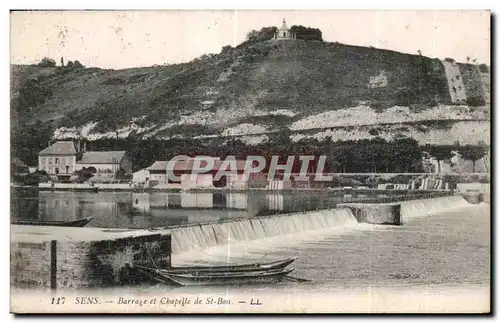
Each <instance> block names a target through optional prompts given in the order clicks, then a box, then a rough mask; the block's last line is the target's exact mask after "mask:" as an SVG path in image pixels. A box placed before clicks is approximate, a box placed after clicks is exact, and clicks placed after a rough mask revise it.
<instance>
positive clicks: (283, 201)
mask: <svg viewBox="0 0 500 323" xmlns="http://www.w3.org/2000/svg"><path fill="white" fill-rule="evenodd" d="M378 194H380V193H378ZM378 194H377V193H373V194H370V193H366V192H363V193H361V192H360V193H359V194H358V193H353V192H349V193H348V194H347V193H342V192H336V193H333V192H328V191H324V192H317V191H316V192H305V191H302V192H300V191H299V192H290V191H288V192H262V191H252V192H249V193H246V192H227V193H206V192H203V193H194V192H180V193H173V192H153V193H131V192H100V193H98V194H95V193H91V192H49V191H38V190H26V189H12V190H11V216H12V217H13V218H22V219H40V220H64V221H69V220H76V219H81V218H84V217H89V216H93V217H94V219H93V220H92V221H91V222H90V223H89V224H88V226H91V227H106V228H108V227H110V228H147V227H162V226H173V225H182V224H187V223H198V222H212V221H221V220H226V219H231V218H240V217H254V216H265V215H271V214H276V213H292V212H303V211H311V210H317V209H326V208H331V207H335V205H336V204H338V203H341V202H345V201H353V200H355V199H356V198H363V197H366V196H367V195H368V196H374V197H377V195H378ZM358 195H359V196H358Z"/></svg>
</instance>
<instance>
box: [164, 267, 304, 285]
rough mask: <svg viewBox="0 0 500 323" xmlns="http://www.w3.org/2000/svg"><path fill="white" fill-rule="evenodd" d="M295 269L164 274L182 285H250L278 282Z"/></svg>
mask: <svg viewBox="0 0 500 323" xmlns="http://www.w3.org/2000/svg"><path fill="white" fill-rule="evenodd" d="M293 270H294V269H287V270H278V271H273V272H254V273H252V274H240V275H238V274H229V275H204V276H202V275H199V276H196V275H175V274H171V275H168V274H163V276H164V277H165V278H166V279H169V280H171V281H173V282H174V283H176V284H178V285H182V286H206V285H249V284H268V283H277V282H280V281H281V280H283V279H284V278H285V277H286V276H287V275H288V274H290V273H291V272H292V271H293Z"/></svg>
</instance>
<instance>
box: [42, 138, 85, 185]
mask: <svg viewBox="0 0 500 323" xmlns="http://www.w3.org/2000/svg"><path fill="white" fill-rule="evenodd" d="M76 158H77V148H76V147H75V145H74V143H73V142H72V141H56V142H55V143H53V144H52V145H50V146H49V147H47V148H45V149H44V150H42V151H41V152H40V153H39V154H38V169H39V170H43V171H45V172H47V174H48V175H49V176H56V177H57V178H58V179H59V180H68V179H69V178H70V177H71V175H72V174H73V172H74V171H75V170H76Z"/></svg>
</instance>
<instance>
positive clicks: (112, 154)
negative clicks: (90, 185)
mask: <svg viewBox="0 0 500 323" xmlns="http://www.w3.org/2000/svg"><path fill="white" fill-rule="evenodd" d="M90 167H93V168H95V170H96V172H97V173H111V174H115V173H116V172H117V171H118V170H120V169H121V170H123V171H125V173H129V172H131V171H132V162H131V160H130V158H129V157H128V156H127V153H126V152H125V151H86V152H84V153H83V154H82V158H81V159H80V160H79V161H77V162H76V170H80V169H83V168H86V169H88V168H90Z"/></svg>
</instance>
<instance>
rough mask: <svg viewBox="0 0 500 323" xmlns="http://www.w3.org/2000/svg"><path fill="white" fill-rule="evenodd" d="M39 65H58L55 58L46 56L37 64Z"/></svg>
mask: <svg viewBox="0 0 500 323" xmlns="http://www.w3.org/2000/svg"><path fill="white" fill-rule="evenodd" d="M37 66H40V67H54V66H56V61H55V60H53V59H52V58H48V57H44V58H42V60H41V61H40V63H38V64H37Z"/></svg>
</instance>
